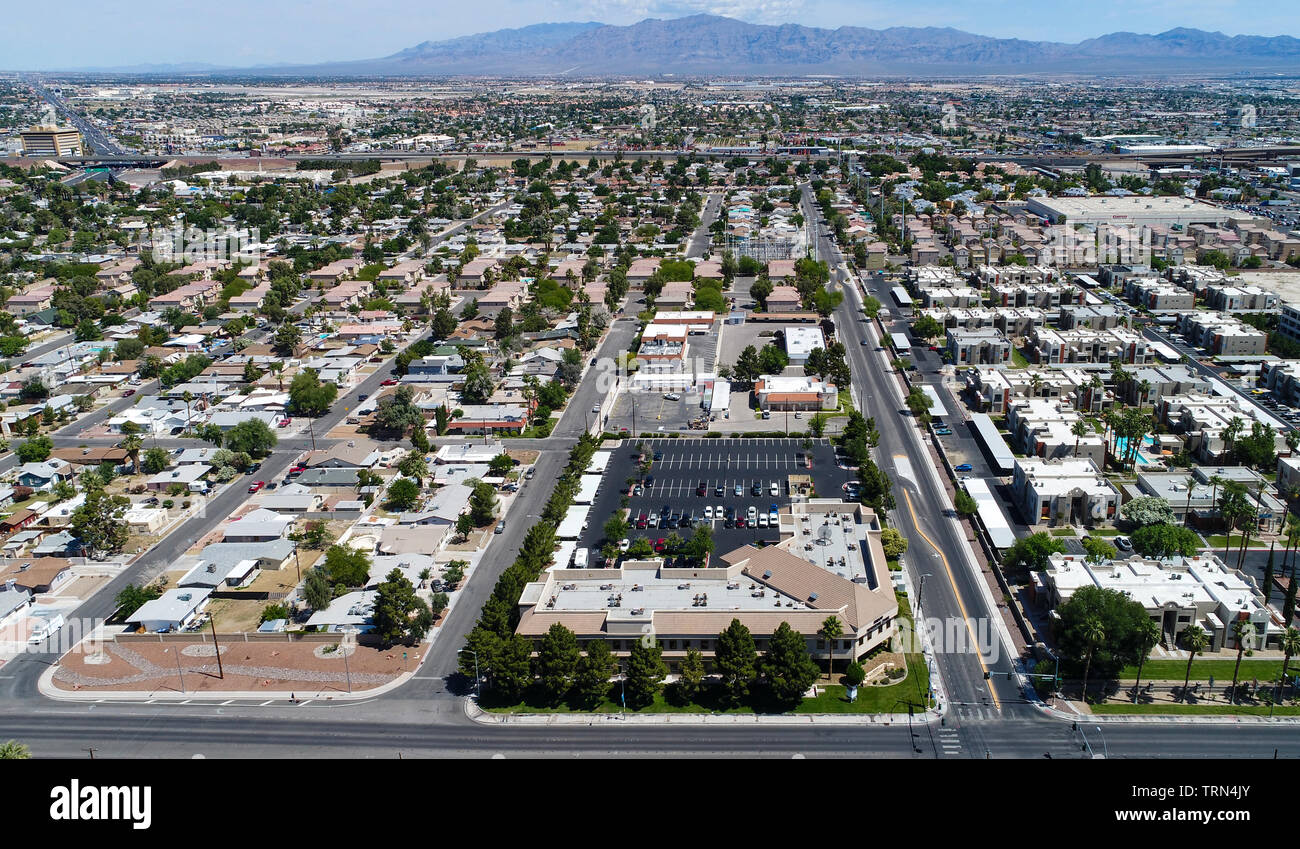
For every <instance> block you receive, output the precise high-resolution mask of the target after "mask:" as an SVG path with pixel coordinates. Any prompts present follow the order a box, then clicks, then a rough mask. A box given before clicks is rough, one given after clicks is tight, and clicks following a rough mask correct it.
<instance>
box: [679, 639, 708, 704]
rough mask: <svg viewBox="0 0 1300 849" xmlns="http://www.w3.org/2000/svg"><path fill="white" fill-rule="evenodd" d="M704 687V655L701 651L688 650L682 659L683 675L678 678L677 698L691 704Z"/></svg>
mask: <svg viewBox="0 0 1300 849" xmlns="http://www.w3.org/2000/svg"><path fill="white" fill-rule="evenodd" d="M703 687H704V655H702V654H700V651H699V649H687V650H686V657H684V658H683V659H682V667H681V673H680V675H679V676H678V678H677V697H678V698H679V699H680V700H681V702H682V703H683V704H690V703H691V702H693V701H695V699H696V698H697V697H698V696H699V695H700V691H701V690H702V689H703Z"/></svg>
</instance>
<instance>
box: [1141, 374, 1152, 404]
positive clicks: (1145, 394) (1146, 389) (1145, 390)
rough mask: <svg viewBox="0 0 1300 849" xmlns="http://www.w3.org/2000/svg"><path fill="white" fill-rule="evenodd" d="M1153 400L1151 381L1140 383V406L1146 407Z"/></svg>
mask: <svg viewBox="0 0 1300 849" xmlns="http://www.w3.org/2000/svg"><path fill="white" fill-rule="evenodd" d="M1150 400H1151V381H1149V380H1142V381H1139V382H1138V406H1139V407H1143V406H1146V403H1147V401H1150Z"/></svg>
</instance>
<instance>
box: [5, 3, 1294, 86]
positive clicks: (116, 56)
mask: <svg viewBox="0 0 1300 849" xmlns="http://www.w3.org/2000/svg"><path fill="white" fill-rule="evenodd" d="M1295 8H1296V7H1295V2H1294V0H1179V1H1178V2H1174V0H1091V2H1076V3H1060V2H1058V0H1032V2H1031V0H966V2H961V0H929V2H920V3H912V4H901V3H897V2H877V0H474V2H463V0H462V2H454V3H453V2H449V0H365V2H346V3H345V2H332V3H330V2H326V3H321V2H319V0H317V2H306V0H221V2H219V3H213V2H195V1H194V0H131V2H130V3H127V4H121V5H109V6H105V5H104V3H103V2H102V0H96V2H93V3H92V2H89V0H62V2H60V3H58V5H57V7H50V6H45V5H44V4H40V3H22V4H13V5H12V8H10V9H8V10H7V11H6V12H5V18H4V27H3V28H2V29H0V67H2V68H9V69H22V70H45V69H57V68H73V67H90V66H99V67H105V66H116V65H133V64H138V63H146V62H152V63H175V62H208V63H214V64H219V65H235V66H243V65H255V64H265V63H278V62H291V63H299V62H318V61H327V60H346V59H368V58H374V57H377V56H384V55H387V54H389V53H394V52H396V51H398V50H401V49H402V48H405V47H409V46H411V45H413V44H417V43H419V42H421V41H426V40H429V41H439V40H442V39H446V38H454V37H456V36H460V35H469V34H472V33H477V32H487V31H491V30H496V29H501V28H503V27H518V26H526V25H528V24H534V23H543V22H548V21H577V20H581V21H589V20H596V21H602V22H604V23H610V24H629V23H634V22H636V21H638V20H641V19H643V18H647V17H657V18H674V17H680V16H682V15H688V14H694V13H697V12H709V13H713V14H720V15H728V16H730V17H734V18H739V19H741V20H746V21H752V22H755V23H800V24H805V25H809V26H820V27H836V26H842V25H852V26H864V27H873V28H882V27H889V26H950V27H954V28H956V29H962V30H966V31H968V32H974V33H979V34H981V35H990V36H998V37H1017V38H1026V39H1033V40H1048V41H1065V42H1077V41H1080V40H1082V39H1085V38H1092V37H1094V36H1098V35H1103V34H1105V33H1108V32H1116V31H1130V32H1146V33H1154V32H1161V31H1163V30H1166V29H1170V28H1172V27H1177V26H1186V27H1197V28H1200V29H1205V30H1218V31H1220V32H1225V33H1228V34H1229V35H1238V34H1251V35H1300V22H1297V17H1296V14H1295Z"/></svg>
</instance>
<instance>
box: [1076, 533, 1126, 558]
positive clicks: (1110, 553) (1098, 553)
mask: <svg viewBox="0 0 1300 849" xmlns="http://www.w3.org/2000/svg"><path fill="white" fill-rule="evenodd" d="M1082 545H1083V550H1084V551H1085V552H1086V553H1087V555H1088V560H1090V561H1091V562H1093V563H1104V562H1106V561H1107V560H1114V559H1115V558H1116V557H1117V556H1118V555H1119V552H1118V551H1116V550H1115V546H1113V545H1111V544H1110V543H1108V542H1106V540H1104V539H1103V538H1101V537H1084V538H1083V542H1082Z"/></svg>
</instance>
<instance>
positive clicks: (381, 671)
mask: <svg viewBox="0 0 1300 849" xmlns="http://www.w3.org/2000/svg"><path fill="white" fill-rule="evenodd" d="M82 645H83V646H85V647H87V649H88V650H87V651H84V652H83V651H82V650H81V649H80V648H78V649H77V650H74V651H72V652H70V653H68V654H67V655H64V657H63V659H62V661H61V662H60V666H59V669H58V671H57V672H56V673H55V675H54V684H55V686H57V687H58V688H59V689H61V690H81V691H85V690H92V691H93V690H127V691H145V692H151V691H169V692H179V691H180V690H181V682H180V673H178V672H177V669H176V665H177V652H178V651H179V657H180V666H181V673H183V674H184V678H185V691H186V692H191V693H192V692H209V691H213V692H220V691H231V690H239V691H260V692H268V693H270V692H290V691H292V692H295V693H296V694H297V695H298V696H300V697H303V696H307V697H312V696H313V695H315V696H319V697H324V698H328V697H329V695H330V694H332V693H343V692H347V689H348V683H347V681H348V675H349V674H350V675H351V679H352V689H353V690H354V691H355V690H365V689H369V688H372V687H377V686H379V685H381V684H384V683H387V682H388V681H391V680H393V679H394V678H396V677H397V676H398V675H400V674H401V673H402V671H403V667H404V666H405V668H406V669H407V670H410V669H413V668H415V667H416V666H417V665H418V664H419V662H420V660H421V658H422V657H423V653H424V647H423V646H416V647H412V648H405V647H402V646H397V647H395V648H392V649H387V650H384V649H375V648H366V647H364V646H357V647H355V648H354V649H353V650H352V652H351V653H350V654H349V655H348V658H347V665H346V668H345V665H344V662H343V653H342V651H341V650H335V651H333V652H326V651H324V650H323V649H325V648H326V647H328V646H331V645H336V644H334V643H327V642H315V641H312V642H307V641H302V642H288V641H287V640H286V641H284V642H281V641H278V640H272V641H266V642H262V641H258V642H242V641H239V640H222V641H221V649H222V651H221V664H222V674H223V675H224V677H218V671H217V663H216V658H215V656H214V655H213V650H212V643H211V641H210V640H209V641H208V642H203V641H201V640H199V639H198V638H197V637H196V639H194V640H193V641H192V642H168V643H161V642H159V643H155V642H148V641H141V642H130V643H105V644H104V645H103V646H102V651H100V650H98V647H92V646H91V645H90V644H86V643H83V644H82ZM318 649H319V650H321V651H318ZM403 652H406V654H407V658H406V659H405V660H403V658H402V654H403Z"/></svg>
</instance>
